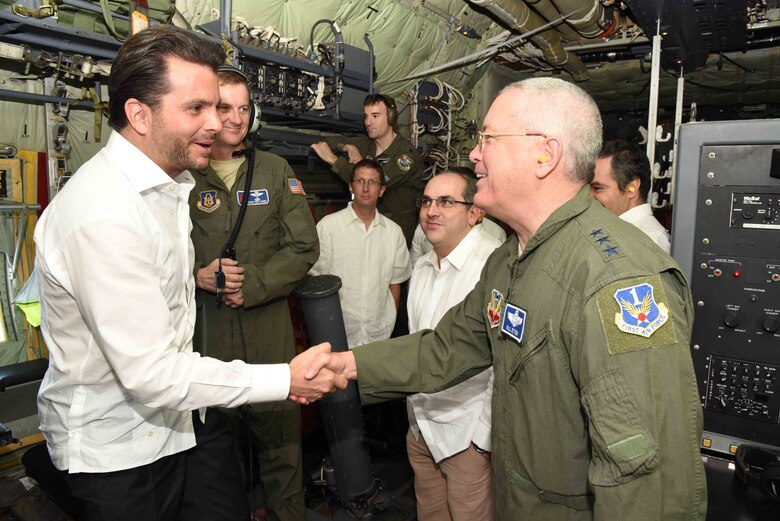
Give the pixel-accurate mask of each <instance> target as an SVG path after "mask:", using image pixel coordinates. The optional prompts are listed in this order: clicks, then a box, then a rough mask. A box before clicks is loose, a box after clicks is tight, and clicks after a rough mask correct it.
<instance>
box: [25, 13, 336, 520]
mask: <svg viewBox="0 0 780 521" xmlns="http://www.w3.org/2000/svg"><path fill="white" fill-rule="evenodd" d="M223 59H224V55H223V53H222V52H221V50H220V49H219V47H218V46H216V45H213V44H209V43H208V42H205V41H203V40H202V39H200V38H198V37H197V36H195V35H194V34H193V33H189V32H187V31H183V30H181V29H176V28H174V27H165V28H154V29H147V30H144V31H142V32H140V33H138V34H136V35H135V36H133V37H132V38H130V39H129V40H128V41H127V42H126V43H125V44H124V45H122V47H121V48H120V49H119V52H118V53H117V57H116V60H115V61H114V64H113V66H112V68H111V77H110V83H109V94H110V102H109V125H111V127H112V129H113V130H114V132H112V133H111V136H110V138H109V140H108V143H107V144H106V147H105V148H104V149H103V150H101V151H100V152H99V153H98V154H97V155H96V156H95V157H93V158H92V159H91V160H90V161H88V162H87V163H85V164H84V165H83V166H82V167H81V168H80V169H79V170H78V171H77V172H76V174H75V175H74V176H73V178H72V179H71V180H70V181H69V182H68V183H67V184H66V185H65V187H64V188H63V190H62V191H61V192H60V193H59V194H58V195H57V197H56V198H54V199H53V200H52V202H51V204H50V205H49V206H48V208H47V209H46V211H45V212H44V214H43V216H42V218H41V220H40V222H39V223H38V226H37V228H36V230H35V242H36V245H37V259H36V269H37V272H38V281H39V284H40V295H41V310H42V331H43V335H44V338H45V340H46V345H47V347H48V349H49V356H50V358H49V369H48V371H47V372H46V375H45V376H44V378H43V382H42V383H41V387H40V392H39V397H38V415H39V418H40V422H41V431H42V432H43V434H44V436H45V438H46V442H47V448H48V450H49V453H50V455H51V458H52V461H53V463H54V465H55V467H56V468H57V469H59V470H60V471H62V472H63V475H64V478H65V480H66V481H67V483H68V488H69V489H70V492H71V493H72V495H73V496H74V497H75V498H76V500H77V502H78V503H79V504H80V505H81V507H82V508H83V511H84V513H83V515H82V519H85V520H87V521H109V520H110V521H131V520H132V521H137V520H140V519H143V520H145V521H162V520H166V521H167V520H172V519H178V518H179V505H180V500H181V497H182V492H183V484H184V475H185V473H184V468H185V464H186V455H187V450H188V449H190V448H191V447H193V446H194V445H195V436H194V433H193V424H192V413H191V411H192V410H194V409H198V408H202V407H207V406H224V407H238V406H240V405H243V404H246V403H254V402H263V401H276V400H284V399H286V398H288V397H292V398H293V399H296V400H298V401H300V402H302V403H305V402H308V401H309V400H313V399H316V398H319V397H320V396H322V394H323V393H325V392H329V391H331V390H333V389H334V386H338V387H344V386H345V384H346V382H344V381H343V380H342V379H341V377H334V376H333V375H332V374H329V375H325V378H324V379H322V380H320V381H319V382H317V383H316V384H315V385H310V384H308V383H306V382H305V380H304V379H303V371H304V370H305V367H306V366H307V365H308V361H307V360H308V358H311V357H312V356H314V355H316V354H317V353H318V352H319V351H318V350H317V349H315V350H312V351H309V352H307V353H304V354H303V355H301V357H300V358H298V359H295V360H293V361H292V362H291V363H290V364H289V365H287V364H277V365H265V366H260V365H248V364H246V363H244V362H242V361H238V360H235V361H233V362H229V363H227V362H222V361H219V360H215V359H212V358H203V357H200V356H199V355H198V354H195V353H193V352H192V335H193V324H194V321H195V299H194V291H195V282H194V279H193V275H192V264H193V253H192V243H191V242H190V239H189V226H190V221H189V208H188V205H187V199H188V196H189V192H190V190H191V189H192V185H193V180H192V176H190V175H189V173H183V171H184V170H186V169H190V168H204V167H206V165H207V164H208V158H209V154H210V153H211V148H212V144H213V140H214V135H215V134H216V133H217V132H218V131H219V130H220V129H221V127H222V124H221V122H220V119H219V117H218V114H217V110H216V105H217V102H218V100H219V88H218V86H217V76H216V67H217V66H219V65H220V64H221V63H222V61H223ZM180 174H182V175H181V176H180ZM177 177H178V179H177V181H174V178H177ZM214 479H220V477H219V476H214Z"/></svg>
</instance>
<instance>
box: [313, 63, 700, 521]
mask: <svg viewBox="0 0 780 521" xmlns="http://www.w3.org/2000/svg"><path fill="white" fill-rule="evenodd" d="M572 114H576V115H577V117H576V118H573V117H572ZM601 134H602V128H601V117H600V114H599V110H598V107H597V106H596V104H595V102H594V101H593V99H592V98H591V97H590V96H589V95H588V94H587V93H585V92H584V91H583V90H582V89H581V88H579V87H577V86H576V85H574V84H571V83H568V82H566V81H563V80H560V79H556V78H532V79H528V80H523V81H520V82H517V83H513V84H510V85H509V86H507V87H506V88H505V89H504V90H503V91H502V92H501V93H499V95H498V97H496V99H495V101H494V102H493V104H492V105H491V107H490V110H489V111H488V113H487V115H486V116H485V120H484V124H483V128H482V131H481V132H480V133H479V138H478V141H477V146H476V147H475V148H474V150H472V151H471V155H470V159H471V161H472V162H473V163H474V164H475V165H476V167H475V171H476V172H477V177H478V178H479V180H478V181H477V195H476V196H475V197H474V204H476V205H477V206H479V207H480V208H483V209H484V210H486V211H487V212H488V213H489V214H490V215H492V216H495V217H496V218H497V219H500V220H501V221H502V222H504V223H506V224H507V225H508V226H510V227H511V228H512V230H514V232H515V234H514V236H512V237H510V238H509V239H508V240H507V241H506V242H505V243H504V244H503V245H501V246H500V247H499V248H498V249H497V250H495V252H494V253H493V254H492V255H491V256H490V258H489V259H488V261H487V262H486V264H485V268H484V269H483V270H482V274H481V275H480V280H479V281H478V282H477V284H476V286H475V287H474V290H473V291H471V293H469V294H468V295H467V296H466V298H465V299H464V300H463V302H461V303H460V304H458V305H456V306H455V307H453V308H452V309H450V310H449V311H448V312H447V313H445V314H444V316H443V317H442V318H441V320H439V322H438V324H437V325H436V328H435V329H434V330H433V331H431V330H425V331H421V332H418V333H415V334H412V335H409V336H406V337H401V338H395V339H391V340H386V341H383V342H375V343H373V344H370V345H367V346H360V347H356V348H354V349H352V350H350V351H348V352H345V353H328V354H322V355H319V356H318V358H317V363H316V364H314V365H313V366H312V367H311V368H310V370H309V371H308V372H307V376H314V375H315V374H317V370H318V369H319V368H320V367H323V366H324V367H327V368H329V369H331V370H334V371H336V372H339V373H341V374H344V375H346V376H347V377H348V378H349V379H358V378H359V389H360V393H361V398H362V399H363V400H364V401H365V400H377V399H388V398H392V397H395V396H398V395H404V394H409V393H416V392H436V391H440V390H442V389H445V388H447V387H449V386H451V385H453V384H456V383H459V382H461V381H463V380H464V379H466V378H468V377H470V376H473V375H475V374H477V373H479V372H481V371H483V370H484V369H486V368H487V367H489V366H491V365H492V366H493V370H494V375H495V376H494V384H493V403H495V404H496V407H495V408H494V409H493V417H492V427H493V430H492V444H493V446H492V449H493V451H492V454H493V455H492V465H493V478H494V486H495V490H496V492H495V495H494V498H495V501H496V506H495V511H496V519H498V521H514V520H517V519H534V520H535V519H544V520H545V521H569V520H572V519H582V520H591V519H593V520H595V521H606V520H610V521H611V520H615V519H663V520H665V521H669V520H679V521H683V520H686V521H690V520H693V519H696V520H703V519H704V518H705V515H706V509H707V486H706V481H705V475H704V467H703V464H702V460H701V454H700V452H699V442H700V439H701V433H702V411H701V403H700V401H699V393H698V389H697V386H696V378H695V375H694V372H693V364H692V362H691V354H690V345H689V342H690V336H691V327H692V324H693V313H694V308H693V303H692V302H691V296H690V290H689V288H688V284H687V282H686V280H685V277H684V276H683V274H682V272H681V270H680V268H679V266H678V265H677V263H675V262H674V260H673V259H672V258H671V257H669V255H667V254H666V253H664V252H662V251H661V250H660V249H658V248H657V247H655V245H653V244H650V243H649V241H647V239H646V237H644V236H641V237H639V236H640V235H642V234H637V233H636V228H635V227H634V226H633V225H630V224H628V223H626V222H625V221H622V220H620V219H618V218H617V217H616V216H615V215H614V214H613V213H612V212H610V211H608V210H606V209H604V208H603V207H602V206H601V205H600V204H598V203H597V202H596V201H594V200H593V199H591V198H590V197H589V194H588V185H589V184H590V182H591V181H592V176H593V169H594V165H595V162H596V157H597V154H598V151H599V149H600V148H601Z"/></svg>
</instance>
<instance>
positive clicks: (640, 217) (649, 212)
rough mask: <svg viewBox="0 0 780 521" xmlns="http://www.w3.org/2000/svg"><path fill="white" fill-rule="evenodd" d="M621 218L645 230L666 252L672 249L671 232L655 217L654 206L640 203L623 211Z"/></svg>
mask: <svg viewBox="0 0 780 521" xmlns="http://www.w3.org/2000/svg"><path fill="white" fill-rule="evenodd" d="M620 218H621V219H623V220H624V221H626V222H630V223H631V224H633V225H634V226H636V227H637V228H639V229H640V230H642V231H643V232H645V235H647V236H648V237H650V238H651V239H652V240H653V242H654V243H656V244H657V245H658V246H660V247H661V249H662V250H664V251H665V252H666V253H669V252H670V251H671V250H672V245H671V243H670V241H669V232H667V231H666V228H664V227H663V226H662V225H661V223H659V222H658V219H656V218H655V216H654V215H653V208H652V206H650V204H649V203H645V204H640V205H639V206H635V207H633V208H631V209H630V210H628V211H625V212H623V213H622V214H620Z"/></svg>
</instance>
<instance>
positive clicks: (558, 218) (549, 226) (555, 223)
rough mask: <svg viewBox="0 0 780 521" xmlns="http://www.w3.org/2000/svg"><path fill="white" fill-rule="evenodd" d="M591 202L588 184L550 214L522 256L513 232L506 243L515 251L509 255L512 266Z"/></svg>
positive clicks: (530, 240)
mask: <svg viewBox="0 0 780 521" xmlns="http://www.w3.org/2000/svg"><path fill="white" fill-rule="evenodd" d="M591 203H593V199H591V198H590V195H589V187H588V185H584V186H583V187H582V188H581V189H580V191H579V192H577V195H575V196H574V197H572V198H571V199H569V200H568V201H567V202H565V203H564V204H563V205H562V206H560V207H559V208H558V209H557V210H555V211H554V212H553V213H552V214H550V216H549V217H548V218H547V220H546V221H544V222H543V223H542V225H541V226H540V227H539V229H538V230H537V231H536V233H535V234H534V235H533V236H532V237H531V238H530V239H529V240H528V242H527V243H526V244H525V248H524V249H523V254H522V255H520V256H518V254H517V251H518V239H517V234H512V235H511V236H510V237H509V239H508V240H507V241H506V243H505V245H506V247H508V248H509V249H510V251H512V252H515V253H514V254H510V255H509V259H508V265H509V266H510V267H511V266H512V264H514V262H515V261H516V260H517V259H519V258H520V259H522V258H525V257H526V256H528V255H530V254H531V252H532V251H534V250H535V249H536V248H538V247H539V246H540V245H541V244H542V243H544V242H545V241H546V240H547V239H549V238H550V237H551V236H552V235H553V234H555V232H557V231H558V230H560V229H561V228H563V226H564V225H565V224H566V223H568V222H569V221H571V220H572V219H574V218H575V217H577V216H578V215H580V214H582V213H583V212H584V211H585V210H587V209H588V207H589V206H590V205H591Z"/></svg>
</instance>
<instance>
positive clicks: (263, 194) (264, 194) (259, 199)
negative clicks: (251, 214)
mask: <svg viewBox="0 0 780 521" xmlns="http://www.w3.org/2000/svg"><path fill="white" fill-rule="evenodd" d="M236 199H238V204H241V201H243V200H244V191H243V190H239V191H238V192H237V193H236ZM246 204H248V205H249V206H256V205H258V204H268V190H266V189H265V188H263V189H261V190H250V191H249V200H248V201H247V203H246Z"/></svg>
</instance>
